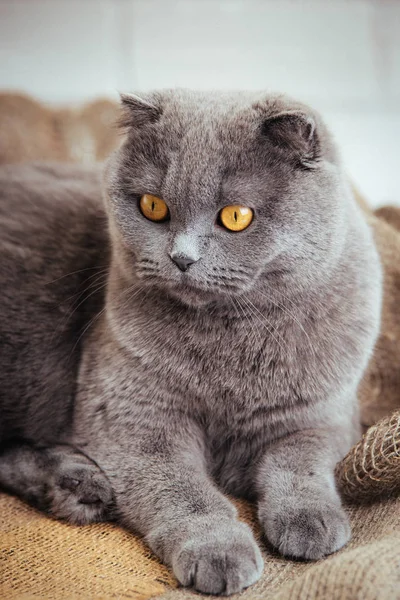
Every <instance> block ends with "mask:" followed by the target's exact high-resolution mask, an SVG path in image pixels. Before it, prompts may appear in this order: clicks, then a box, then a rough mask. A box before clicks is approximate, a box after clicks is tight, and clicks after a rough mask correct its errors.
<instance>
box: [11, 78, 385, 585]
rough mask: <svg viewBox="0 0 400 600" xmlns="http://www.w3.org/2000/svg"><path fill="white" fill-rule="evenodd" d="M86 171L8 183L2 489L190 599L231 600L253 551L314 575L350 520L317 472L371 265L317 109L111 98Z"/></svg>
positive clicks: (57, 170)
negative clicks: (113, 532) (178, 587)
mask: <svg viewBox="0 0 400 600" xmlns="http://www.w3.org/2000/svg"><path fill="white" fill-rule="evenodd" d="M122 104H123V119H122V126H123V127H124V130H125V133H126V137H125V141H124V143H123V144H122V146H121V148H120V149H119V150H118V151H116V152H115V153H114V155H112V156H111V158H110V160H109V162H108V164H107V167H106V169H105V174H104V181H103V183H101V181H100V177H99V174H98V173H97V172H96V171H93V170H92V171H88V170H86V169H83V168H80V167H73V166H56V165H30V166H22V167H21V166H5V167H2V168H1V175H0V179H1V186H0V197H1V200H0V214H1V220H0V232H1V233H0V235H1V237H0V248H1V267H0V281H1V283H0V285H1V297H0V402H1V404H0V406H1V422H0V439H1V442H2V454H1V456H0V481H1V483H2V485H3V486H4V487H5V488H6V489H8V490H10V491H12V492H13V493H16V494H19V495H21V496H22V497H24V498H26V499H27V500H29V501H30V502H33V503H35V504H36V505H37V506H39V507H41V508H43V509H44V510H48V511H49V512H50V513H51V514H53V515H54V516H56V517H60V518H66V519H69V520H70V521H72V522H76V523H88V522H90V521H94V520H102V519H104V520H106V519H114V520H116V521H117V522H119V523H120V524H122V525H124V526H125V527H128V528H130V529H131V530H133V531H137V532H139V533H140V534H142V535H143V536H144V537H145V539H146V541H147V543H148V544H149V545H150V547H151V548H152V550H153V551H154V552H155V553H156V554H157V555H158V556H159V557H160V558H161V559H162V560H163V561H164V562H165V563H166V564H168V565H170V566H171V567H172V569H173V571H174V573H175V575H176V577H177V578H178V580H179V581H180V582H181V583H182V584H183V585H185V586H194V588H195V589H196V590H199V591H202V592H207V593H212V594H226V595H228V594H232V593H234V592H239V591H241V590H242V589H244V588H246V587H247V586H249V585H251V584H252V583H254V582H255V581H256V580H257V579H258V578H259V577H260V575H261V572H262V569H263V561H262V557H261V554H260V550H259V548H258V546H257V544H256V542H255V540H254V537H253V534H252V532H251V530H250V529H249V527H248V526H247V525H245V524H243V523H241V522H239V520H238V519H237V515H236V510H235V508H234V507H233V505H232V504H231V502H230V501H229V500H228V499H227V497H226V495H225V494H226V493H229V494H233V495H236V496H243V497H246V498H250V499H252V500H253V501H254V502H256V503H257V506H258V517H259V520H260V523H261V526H262V528H263V531H264V532H265V536H266V538H267V539H268V540H269V542H270V544H271V545H272V546H273V547H275V548H276V549H277V550H278V551H279V552H281V553H282V554H283V555H285V556H289V557H298V558H305V559H319V558H322V557H323V556H325V555H327V554H330V553H332V552H335V551H336V550H338V549H339V548H341V547H342V546H343V545H344V544H346V543H347V541H348V540H349V537H350V527H349V522H348V518H347V516H346V513H345V511H344V510H343V508H342V506H341V501H340V497H339V494H338V492H337V490H336V487H335V481H334V467H335V464H336V463H337V461H339V460H340V459H341V457H342V456H343V455H344V454H345V453H346V452H347V450H348V449H349V447H350V446H351V444H352V443H353V442H354V441H355V440H356V439H357V436H358V435H359V430H358V409H357V399H356V394H357V386H358V384H359V381H360V378H361V377H362V374H363V372H364V370H365V367H366V365H367V362H368V359H369V357H370V356H371V352H372V349H373V345H374V342H375V339H376V336H377V333H378V328H379V318H380V297H381V271H380V265H379V260H378V256H377V252H376V249H375V247H374V243H373V240H372V236H371V232H370V230H369V228H368V226H367V225H366V223H365V222H364V220H363V219H362V216H361V214H360V211H359V209H358V208H357V206H356V203H355V201H354V198H353V196H352V193H351V190H350V188H349V185H348V183H347V179H346V175H345V173H344V169H343V166H342V164H341V161H340V158H339V156H338V152H337V149H336V146H335V144H334V142H333V141H332V138H331V136H330V134H329V132H328V130H327V128H326V126H325V125H324V123H323V121H322V120H321V118H320V116H319V115H318V114H317V113H316V112H315V111H313V110H311V109H310V108H308V107H306V106H304V105H302V104H300V103H298V102H295V101H293V100H291V99H289V98H287V97H285V96H279V95H270V94H266V93H205V92H204V93H203V92H191V91H187V90H166V91H159V92H153V93H149V94H146V95H144V96H141V97H137V96H134V95H125V96H123V97H122Z"/></svg>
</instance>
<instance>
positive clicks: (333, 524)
mask: <svg viewBox="0 0 400 600" xmlns="http://www.w3.org/2000/svg"><path fill="white" fill-rule="evenodd" d="M261 512H263V513H265V514H260V520H261V523H262V525H263V527H264V531H265V534H266V536H267V538H268V540H269V542H270V543H271V544H272V545H273V546H274V547H275V548H276V549H277V550H278V551H279V552H280V553H281V554H283V555H284V556H288V557H292V558H304V559H308V560H317V559H319V558H323V557H324V556H326V555H327V554H332V553H333V552H336V551H337V550H339V549H340V548H342V547H343V546H344V545H345V544H347V542H348V541H349V539H350V535H351V530H350V524H349V521H348V518H347V516H346V514H345V512H344V511H343V509H342V508H341V507H339V506H337V505H335V504H325V505H321V506H313V507H308V506H296V507H288V506H284V505H282V507H281V509H280V510H278V511H275V512H273V511H271V512H268V509H267V507H266V508H265V510H263V511H260V513H261Z"/></svg>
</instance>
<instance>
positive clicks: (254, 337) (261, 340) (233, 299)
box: [230, 296, 264, 346]
mask: <svg viewBox="0 0 400 600" xmlns="http://www.w3.org/2000/svg"><path fill="white" fill-rule="evenodd" d="M230 298H231V300H232V302H233V305H234V306H235V309H236V304H235V300H236V301H237V303H238V305H239V307H240V308H241V310H242V314H243V317H244V319H245V320H246V321H247V322H248V323H249V325H250V328H251V332H252V334H253V340H254V343H255V344H256V343H257V339H258V342H259V343H260V345H261V346H263V344H264V340H263V339H262V336H261V334H260V333H259V332H258V331H257V329H256V328H255V326H254V325H253V323H252V322H251V319H250V318H249V316H248V315H246V311H245V310H244V308H243V306H242V304H241V302H240V299H239V297H236V298H235V297H234V296H230ZM237 312H238V311H237ZM238 316H239V318H242V317H240V315H239V313H238Z"/></svg>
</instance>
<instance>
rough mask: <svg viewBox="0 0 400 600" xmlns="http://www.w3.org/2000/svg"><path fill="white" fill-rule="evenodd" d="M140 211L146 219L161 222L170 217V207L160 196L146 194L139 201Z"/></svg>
mask: <svg viewBox="0 0 400 600" xmlns="http://www.w3.org/2000/svg"><path fill="white" fill-rule="evenodd" d="M139 206H140V211H141V213H142V215H143V216H144V217H146V219H149V220H150V221H156V222H157V223H161V222H163V221H167V220H168V218H169V208H168V205H167V204H166V202H164V200H162V199H161V198H158V196H153V195H152V194H144V195H143V196H142V197H141V198H140V202H139Z"/></svg>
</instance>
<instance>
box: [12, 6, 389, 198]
mask: <svg viewBox="0 0 400 600" xmlns="http://www.w3.org/2000/svg"><path fill="white" fill-rule="evenodd" d="M175 85H182V86H187V87H197V88H212V87H218V88H252V89H259V88H267V89H272V90H279V91H286V92H288V93H290V94H292V95H294V96H296V97H299V98H300V99H303V100H305V101H307V102H309V103H311V104H312V105H314V106H315V107H317V108H319V109H320V110H321V111H322V113H323V114H324V115H325V118H326V120H327V121H328V123H329V124H330V125H331V128H332V129H333V131H334V133H335V135H336V138H337V140H338V142H339V144H340V146H341V148H342V152H343V155H344V158H345V161H346V163H347V165H348V170H349V173H350V174H351V176H352V177H353V179H354V180H355V182H356V183H357V184H358V186H359V188H360V189H361V190H362V191H363V192H364V193H365V194H366V195H367V196H368V198H369V199H370V201H371V202H372V203H373V204H375V205H378V204H385V203H397V204H399V205H400V173H399V171H400V150H399V142H398V140H400V1H398V0H13V1H11V0H0V87H1V88H12V89H22V90H25V91H28V92H30V93H32V94H33V95H34V96H36V97H38V98H40V99H43V100H46V101H49V102H52V103H58V104H59V103H66V102H80V101H82V100H86V99H88V98H90V97H93V96H96V95H99V94H102V95H108V96H112V97H114V96H116V91H117V90H141V89H147V88H154V87H167V86H175Z"/></svg>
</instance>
